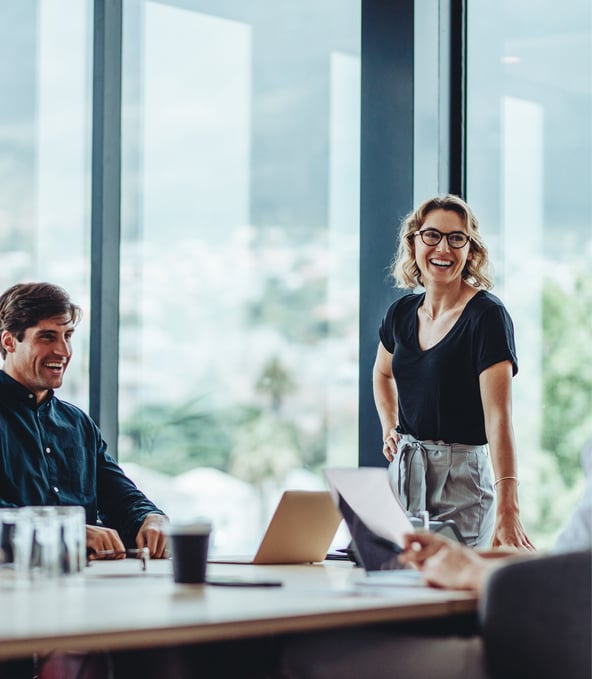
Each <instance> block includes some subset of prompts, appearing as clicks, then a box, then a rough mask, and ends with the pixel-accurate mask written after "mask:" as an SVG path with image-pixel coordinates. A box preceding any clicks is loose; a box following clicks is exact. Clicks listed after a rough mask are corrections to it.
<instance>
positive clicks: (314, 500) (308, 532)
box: [208, 490, 343, 564]
mask: <svg viewBox="0 0 592 679" xmlns="http://www.w3.org/2000/svg"><path fill="white" fill-rule="evenodd" d="M342 519H343V517H342V516H341V513H340V512H339V510H338V509H337V507H336V505H335V503H334V502H333V498H332V497H331V493H330V492H329V491H325V490H286V491H284V493H283V495H282V497H281V498H280V501H279V503H278V505H277V507H276V509H275V511H274V513H273V516H272V517H271V519H270V521H269V524H268V526H267V530H266V531H265V534H264V535H263V538H262V539H261V543H260V544H259V548H258V549H257V551H256V552H255V554H250V555H231V556H212V557H211V558H209V559H208V561H209V562H210V563H246V564H299V563H314V562H317V561H323V560H324V559H325V557H326V555H327V550H328V549H329V546H330V545H331V542H332V540H333V538H334V537H335V533H336V532H337V528H338V527H339V524H340V523H341V521H342Z"/></svg>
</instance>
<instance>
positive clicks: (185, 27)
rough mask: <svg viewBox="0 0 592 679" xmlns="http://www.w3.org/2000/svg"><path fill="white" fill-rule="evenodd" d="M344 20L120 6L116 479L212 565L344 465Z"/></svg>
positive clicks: (341, 14)
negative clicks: (212, 553) (281, 502)
mask: <svg viewBox="0 0 592 679" xmlns="http://www.w3.org/2000/svg"><path fill="white" fill-rule="evenodd" d="M259 5H260V6H259ZM359 12H360V9H359V3H357V2H354V1H353V0H348V1H347V2H346V3H345V4H344V3H343V2H339V3H336V2H331V1H326V0H325V1H322V2H316V1H315V2H312V0H307V1H306V2H300V3H297V4H294V3H291V2H274V3H263V4H254V5H251V4H249V5H245V3H243V2H238V1H237V2H235V3H225V7H224V10H223V11H222V10H221V9H220V8H219V3H217V2H214V1H213V0H210V1H209V2H205V1H202V2H195V3H186V2H184V3H179V5H178V6H176V5H175V3H171V2H167V3H162V4H161V3H159V2H134V3H126V4H124V74H123V151H122V160H123V180H122V182H123V184H122V254H121V283H122V291H121V300H120V302H121V331H120V333H121V334H120V347H121V364H120V395H119V396H120V434H121V436H120V442H119V451H120V459H121V461H122V463H123V465H124V467H126V468H127V469H128V470H129V471H130V473H131V475H132V476H134V475H136V478H137V480H138V483H139V484H140V485H142V487H145V486H146V481H145V477H146V475H147V472H146V471H145V469H146V468H150V469H151V470H152V472H151V473H152V476H151V479H152V480H153V481H154V485H153V488H154V491H153V492H152V497H153V499H154V500H155V501H156V502H159V501H160V498H161V497H162V502H161V504H164V505H166V506H165V508H166V509H167V511H168V512H169V513H171V514H172V515H175V514H183V513H185V514H189V513H194V514H195V513H198V514H204V513H205V514H206V515H208V516H210V517H211V518H213V519H214V524H215V534H214V540H215V543H216V545H218V546H219V547H220V548H221V549H222V548H224V547H225V548H226V551H227V552H228V548H229V547H231V549H235V550H236V549H237V548H240V547H241V546H244V547H245V548H247V547H248V546H250V545H252V544H253V543H254V542H256V541H257V540H258V538H259V537H260V529H261V524H262V523H264V521H265V518H266V517H267V516H269V513H270V510H271V509H272V508H273V506H274V505H275V502H276V501H277V499H278V497H279V493H280V491H281V489H282V488H283V487H285V486H286V485H298V486H300V487H323V482H322V480H321V478H320V476H319V474H318V471H319V469H320V468H321V467H322V466H324V465H325V464H326V463H327V462H330V463H331V464H356V462H357V361H358V320H357V318H358V288H359V285H358V252H359V248H358V224H359V108H360V106H359V104H360V102H359V90H360V62H359V49H360V46H359V33H360V25H359V24H360V20H359ZM159 474H162V475H166V476H159ZM142 475H143V476H142ZM171 476H173V477H174V478H173V479H171ZM140 477H142V478H140ZM161 482H162V486H161V485H159V484H160V483H161ZM172 489H174V490H175V493H174V494H173V495H174V497H173V496H172V494H171V492H170V491H171V490H172ZM237 507H240V512H237V511H236V509H237ZM216 545H215V546H216Z"/></svg>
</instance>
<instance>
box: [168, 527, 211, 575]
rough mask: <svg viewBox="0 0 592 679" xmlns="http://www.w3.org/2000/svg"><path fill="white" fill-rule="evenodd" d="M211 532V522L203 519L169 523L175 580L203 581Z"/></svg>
mask: <svg viewBox="0 0 592 679" xmlns="http://www.w3.org/2000/svg"><path fill="white" fill-rule="evenodd" d="M211 532H212V524H211V523H210V522H209V521H207V520H204V519H199V520H196V521H189V522H185V523H173V524H172V525H171V527H170V529H169V538H170V543H171V544H170V546H171V555H172V559H173V576H174V578H175V582H179V583H188V584H203V583H204V582H205V580H206V570H207V564H208V549H209V544H210V534H211Z"/></svg>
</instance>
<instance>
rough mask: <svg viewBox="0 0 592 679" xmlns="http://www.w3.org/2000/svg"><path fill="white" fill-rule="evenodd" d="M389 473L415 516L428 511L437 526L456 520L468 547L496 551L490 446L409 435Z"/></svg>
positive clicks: (407, 506)
mask: <svg viewBox="0 0 592 679" xmlns="http://www.w3.org/2000/svg"><path fill="white" fill-rule="evenodd" d="M389 473H390V474H391V476H392V479H393V483H394V486H395V488H397V489H398V491H399V495H400V498H401V502H402V503H403V506H404V507H405V508H406V509H407V511H408V512H409V513H410V514H411V515H416V514H417V513H418V512H420V511H425V510H427V511H428V512H429V514H430V519H432V520H435V521H445V520H447V519H452V520H453V521H454V522H455V523H456V525H457V526H458V529H459V530H460V532H461V534H462V536H463V537H464V538H465V540H466V542H467V544H468V545H470V546H472V547H489V546H490V545H491V541H492V538H493V531H494V528H495V489H494V486H493V470H492V467H491V463H490V461H489V455H488V449H487V446H467V445H463V444H460V443H451V444H447V443H442V442H439V441H418V440H417V439H415V438H413V436H409V435H408V434H403V435H401V439H400V441H399V446H398V450H397V455H396V457H395V459H394V460H393V461H392V462H391V464H390V466H389Z"/></svg>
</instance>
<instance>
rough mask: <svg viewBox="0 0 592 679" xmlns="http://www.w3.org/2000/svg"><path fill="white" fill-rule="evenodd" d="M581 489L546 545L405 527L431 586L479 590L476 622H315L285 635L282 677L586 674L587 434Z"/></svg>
mask: <svg viewBox="0 0 592 679" xmlns="http://www.w3.org/2000/svg"><path fill="white" fill-rule="evenodd" d="M582 457H583V463H584V465H583V466H584V470H585V472H586V475H587V478H586V485H585V489H584V493H583V495H582V497H581V499H580V502H579V504H578V505H577V506H576V509H575V511H574V513H573V514H572V515H571V517H570V518H569V520H568V521H567V523H566V524H565V526H564V528H563V530H562V531H561V532H560V534H559V536H558V538H557V540H556V542H555V546H554V547H553V549H552V550H551V551H550V553H548V554H542V553H538V554H535V553H533V552H532V551H530V550H526V549H523V550H500V549H498V550H491V551H480V550H476V549H472V548H470V547H467V546H465V545H462V544H460V543H458V542H453V541H450V540H448V539H447V538H445V537H442V536H441V535H439V534H437V533H428V532H422V531H419V532H417V533H411V534H408V535H406V536H405V544H404V551H403V553H402V554H401V555H400V556H399V559H400V561H401V562H402V563H403V564H404V565H407V566H412V567H414V568H417V569H418V570H419V571H420V572H421V574H422V576H423V579H424V580H425V582H426V583H428V584H429V585H431V586H433V587H439V588H447V589H456V590H468V591H474V592H477V593H478V594H479V598H480V602H479V614H478V625H477V629H475V627H474V625H469V627H468V628H465V629H463V628H462V627H458V628H456V629H455V628H454V627H453V622H452V621H443V624H442V625H441V626H439V627H438V625H437V621H434V623H432V624H427V625H426V624H422V625H420V626H419V627H417V626H414V625H412V624H409V623H407V624H400V625H394V624H393V625H377V626H373V627H362V628H353V629H351V630H343V631H337V632H335V631H332V632H325V633H323V632H317V633H315V634H314V635H308V634H307V635H301V636H300V637H298V636H294V637H292V638H291V639H290V640H288V641H286V643H285V645H284V648H283V650H282V653H281V656H280V662H279V666H278V672H277V674H276V677H281V679H331V678H334V677H335V678H336V677H342V676H352V677H353V676H355V677H357V678H358V679H365V678H366V679H387V678H389V679H432V678H433V679H466V678H467V677H470V679H565V677H569V678H570V679H590V677H592V657H591V646H592V620H591V618H592V591H591V589H592V439H590V440H589V441H588V443H587V444H586V446H585V447H584V450H583V453H582Z"/></svg>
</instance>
